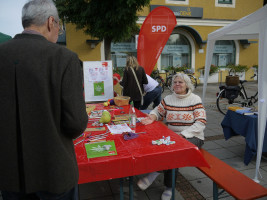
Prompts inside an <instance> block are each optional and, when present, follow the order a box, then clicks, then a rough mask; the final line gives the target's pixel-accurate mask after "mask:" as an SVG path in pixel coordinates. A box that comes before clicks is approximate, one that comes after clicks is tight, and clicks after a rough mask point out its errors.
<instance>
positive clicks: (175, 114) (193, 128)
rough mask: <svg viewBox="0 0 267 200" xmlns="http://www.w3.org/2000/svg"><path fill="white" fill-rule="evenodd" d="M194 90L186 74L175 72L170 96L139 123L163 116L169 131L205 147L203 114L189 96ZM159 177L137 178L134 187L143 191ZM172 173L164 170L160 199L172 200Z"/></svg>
mask: <svg viewBox="0 0 267 200" xmlns="http://www.w3.org/2000/svg"><path fill="white" fill-rule="evenodd" d="M193 89H194V86H193V85H192V83H191V81H190V78H189V77H188V76H187V75H186V74H183V73H178V74H176V75H174V76H173V79H172V91H173V93H172V94H171V95H168V96H166V97H165V98H164V99H163V100H162V101H161V103H160V104H159V105H158V106H157V107H156V108H155V109H154V110H152V111H151V112H150V114H149V115H148V116H147V117H145V118H144V119H143V120H142V121H141V122H142V123H143V124H144V125H147V124H151V123H153V122H154V121H156V120H160V119H161V118H162V117H164V118H165V119H166V122H167V124H168V128H169V129H171V130H173V131H174V132H175V133H177V134H178V135H180V136H182V137H183V138H185V139H186V140H188V141H189V142H191V143H193V144H195V145H196V146H197V147H198V148H201V146H202V145H203V144H204V129H205V127H206V111H205V109H204V106H203V105H202V101H201V98H200V97H199V96H197V95H195V94H193V93H192V92H193ZM159 174H160V173H158V172H152V173H150V174H148V175H147V176H145V177H143V178H142V179H140V180H139V181H138V183H137V185H138V186H139V187H140V188H141V189H142V190H145V189H146V188H148V187H149V186H150V185H151V184H152V183H153V181H154V180H155V179H156V177H157V176H158V175H159ZM171 174H172V173H171V170H165V171H164V185H165V186H166V189H165V190H164V192H163V194H162V196H161V199H162V200H170V199H171V196H172V190H171V186H172V184H171V183H172V178H171V177H172V176H171ZM176 174H177V170H176Z"/></svg>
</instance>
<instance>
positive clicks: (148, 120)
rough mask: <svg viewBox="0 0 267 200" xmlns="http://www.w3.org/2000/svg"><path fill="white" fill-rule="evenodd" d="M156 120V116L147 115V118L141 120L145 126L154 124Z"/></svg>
mask: <svg viewBox="0 0 267 200" xmlns="http://www.w3.org/2000/svg"><path fill="white" fill-rule="evenodd" d="M156 119H157V117H156V116H155V115H147V117H145V118H144V119H142V120H141V123H142V124H144V125H148V124H152V123H153V122H154V121H155V120H156Z"/></svg>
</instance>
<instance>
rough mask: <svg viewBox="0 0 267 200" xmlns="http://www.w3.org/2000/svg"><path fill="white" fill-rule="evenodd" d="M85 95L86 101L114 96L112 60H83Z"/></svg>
mask: <svg viewBox="0 0 267 200" xmlns="http://www.w3.org/2000/svg"><path fill="white" fill-rule="evenodd" d="M83 75H84V95H85V101H86V102H95V101H107V100H108V99H112V98H113V78H112V77H113V70H112V61H85V62H83Z"/></svg>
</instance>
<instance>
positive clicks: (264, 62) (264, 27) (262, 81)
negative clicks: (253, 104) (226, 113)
mask: <svg viewBox="0 0 267 200" xmlns="http://www.w3.org/2000/svg"><path fill="white" fill-rule="evenodd" d="M266 55H267V20H262V21H261V23H260V33H259V67H258V114H259V115H258V149H257V161H256V170H255V178H254V181H256V182H259V179H258V174H259V168H260V162H261V154H262V147H263V141H264V135H265V128H266V117H267V115H266V112H267V91H266V86H267V79H266V77H267V57H266ZM264 88H265V89H264Z"/></svg>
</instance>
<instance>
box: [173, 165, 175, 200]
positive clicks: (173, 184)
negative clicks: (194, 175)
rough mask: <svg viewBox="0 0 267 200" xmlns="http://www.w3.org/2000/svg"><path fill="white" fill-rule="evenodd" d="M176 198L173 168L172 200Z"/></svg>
mask: <svg viewBox="0 0 267 200" xmlns="http://www.w3.org/2000/svg"><path fill="white" fill-rule="evenodd" d="M174 198H175V169H172V200H174Z"/></svg>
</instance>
